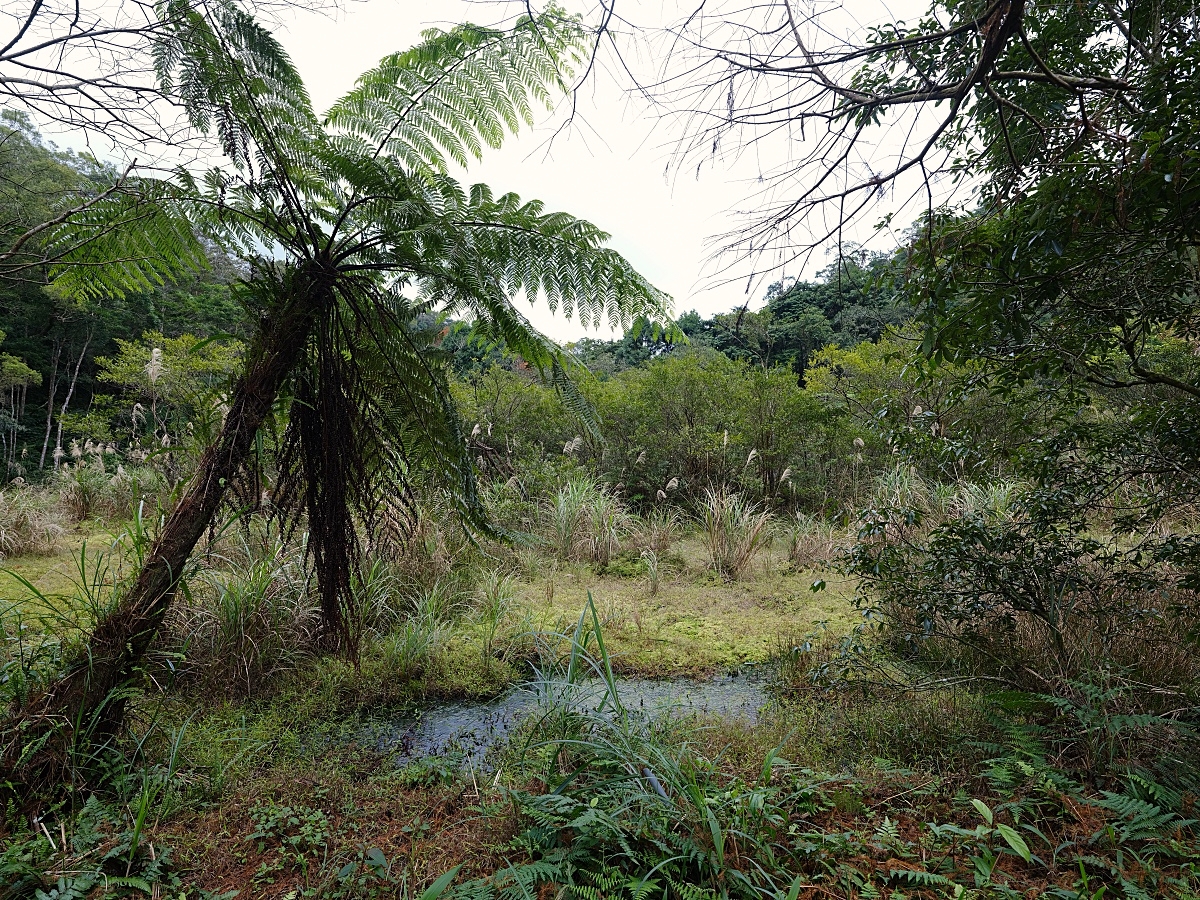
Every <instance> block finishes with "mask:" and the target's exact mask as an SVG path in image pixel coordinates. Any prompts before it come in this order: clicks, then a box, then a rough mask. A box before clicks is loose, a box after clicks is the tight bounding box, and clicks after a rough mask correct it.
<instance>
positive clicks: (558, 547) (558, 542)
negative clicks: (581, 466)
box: [546, 477, 596, 559]
mask: <svg viewBox="0 0 1200 900" xmlns="http://www.w3.org/2000/svg"><path fill="white" fill-rule="evenodd" d="M595 492H596V483H595V482H594V481H592V480H591V479H590V478H583V477H577V478H572V479H570V480H569V481H568V482H567V483H566V484H564V485H563V486H562V487H561V488H559V489H558V491H557V492H556V493H555V495H554V496H553V497H552V498H551V500H550V504H549V506H548V508H547V511H546V512H547V519H548V521H549V528H550V540H551V543H552V544H553V547H554V552H555V553H556V554H557V555H558V557H559V558H560V559H571V558H572V556H573V555H574V554H575V551H576V548H577V544H578V540H579V526H580V523H581V522H582V520H583V515H584V509H585V507H586V505H587V502H588V499H589V498H590V497H591V496H592V494H594V493H595Z"/></svg>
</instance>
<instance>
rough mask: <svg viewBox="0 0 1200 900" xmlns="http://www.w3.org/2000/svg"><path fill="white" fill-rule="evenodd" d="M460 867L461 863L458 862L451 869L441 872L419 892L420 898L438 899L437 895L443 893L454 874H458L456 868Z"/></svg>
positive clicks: (422, 899)
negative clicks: (422, 891)
mask: <svg viewBox="0 0 1200 900" xmlns="http://www.w3.org/2000/svg"><path fill="white" fill-rule="evenodd" d="M461 868H462V863H459V864H458V865H457V866H455V867H454V868H453V869H450V870H449V871H447V872H443V873H442V875H441V876H440V877H439V878H438V880H437V881H435V882H434V883H433V884H431V885H430V886H429V887H427V888H425V891H424V893H422V894H421V897H420V900H438V897H440V896H442V894H443V893H445V891H446V888H448V887H450V882H452V881H453V880H454V876H455V875H457V874H458V870H459V869H461Z"/></svg>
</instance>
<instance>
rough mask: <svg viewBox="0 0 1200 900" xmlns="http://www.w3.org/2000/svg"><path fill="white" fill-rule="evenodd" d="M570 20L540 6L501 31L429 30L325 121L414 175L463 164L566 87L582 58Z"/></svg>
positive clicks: (578, 31)
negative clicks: (537, 13) (533, 13)
mask: <svg viewBox="0 0 1200 900" xmlns="http://www.w3.org/2000/svg"><path fill="white" fill-rule="evenodd" d="M583 36H584V32H583V30H582V28H581V27H580V25H579V23H578V21H576V20H574V19H571V18H568V17H566V16H564V15H563V14H562V13H561V11H558V10H554V9H551V10H548V11H547V12H546V13H544V14H542V15H540V16H537V17H536V18H530V17H528V16H526V17H522V18H521V19H520V20H519V21H518V22H517V24H516V25H515V27H513V28H512V29H509V30H506V31H499V30H495V29H491V28H483V27H480V26H478V25H462V26H459V27H457V28H454V29H452V30H450V31H440V30H436V29H435V30H430V31H426V32H425V33H424V34H423V35H422V37H423V41H422V42H421V43H420V44H418V45H417V46H416V47H413V48H412V49H410V50H406V51H403V52H401V53H394V54H392V55H390V56H387V57H385V58H384V59H383V60H382V61H381V62H380V64H379V65H378V66H377V67H376V68H375V69H372V70H371V71H369V72H367V73H366V74H364V75H362V76H361V77H360V78H359V79H358V82H357V84H356V85H355V87H354V90H352V91H351V92H350V93H349V94H347V95H346V96H345V97H343V98H342V99H341V100H339V101H338V102H337V103H336V104H334V106H333V108H332V109H330V111H329V113H328V115H327V119H326V123H327V125H329V126H332V127H333V128H334V129H336V130H339V131H341V132H343V133H345V134H347V135H350V136H353V138H354V139H356V140H358V141H361V142H362V143H363V145H364V147H369V148H370V150H371V151H372V152H375V153H383V154H386V155H388V156H390V157H392V158H393V159H395V160H397V161H398V162H399V163H400V164H401V165H403V166H404V167H405V168H407V169H409V170H411V171H414V172H424V173H440V172H444V171H445V170H446V168H447V166H448V164H449V162H451V161H453V162H455V163H457V164H458V165H460V166H466V165H467V164H468V163H469V161H470V160H472V159H479V158H480V157H481V156H482V153H483V150H484V148H485V147H491V148H495V147H499V146H500V144H501V142H502V141H503V139H504V136H505V134H506V133H510V132H516V131H517V130H518V128H520V127H521V126H522V125H530V124H532V122H533V108H534V106H535V105H541V106H545V107H547V108H549V106H550V102H551V99H552V97H553V96H554V95H555V94H557V93H558V92H561V91H563V90H565V88H566V83H567V80H568V79H569V78H570V76H571V72H572V68H573V67H574V66H575V65H576V64H577V62H578V60H579V58H580V54H581V52H582V46H583Z"/></svg>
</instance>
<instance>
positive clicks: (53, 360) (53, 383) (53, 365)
mask: <svg viewBox="0 0 1200 900" xmlns="http://www.w3.org/2000/svg"><path fill="white" fill-rule="evenodd" d="M61 355H62V341H55V342H54V353H52V354H51V355H50V383H49V384H48V385H47V386H46V436H45V437H44V438H42V456H41V459H39V460H38V468H39V469H44V468H46V450H47V449H48V448H49V447H50V429H51V427H52V426H53V425H54V395H55V394H57V393H58V358H59V357H60V356H61Z"/></svg>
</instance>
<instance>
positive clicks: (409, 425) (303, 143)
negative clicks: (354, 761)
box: [31, 0, 667, 725]
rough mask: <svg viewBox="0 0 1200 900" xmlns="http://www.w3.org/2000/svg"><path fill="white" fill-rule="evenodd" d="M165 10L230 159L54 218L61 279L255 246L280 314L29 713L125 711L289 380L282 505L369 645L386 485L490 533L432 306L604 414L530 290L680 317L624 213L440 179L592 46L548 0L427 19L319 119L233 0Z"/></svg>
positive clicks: (120, 284) (566, 305)
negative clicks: (76, 651)
mask: <svg viewBox="0 0 1200 900" xmlns="http://www.w3.org/2000/svg"><path fill="white" fill-rule="evenodd" d="M167 11H168V12H169V15H167V16H166V19H167V21H168V23H169V26H168V27H167V29H166V31H165V32H164V36H163V40H162V44H161V47H160V49H159V51H158V56H157V59H156V63H157V67H158V72H159V77H160V80H161V81H162V83H163V85H164V86H165V88H166V89H168V90H169V91H171V92H172V93H173V94H174V95H175V96H176V97H177V98H178V99H179V101H180V102H181V103H182V105H183V106H184V107H185V108H186V110H187V112H188V114H189V116H190V118H191V122H192V124H193V125H194V126H195V127H196V128H197V129H200V130H202V131H206V132H208V133H210V134H213V135H214V136H215V137H216V138H218V139H219V141H220V143H221V146H222V147H223V149H224V152H225V155H226V157H227V158H228V161H229V162H228V164H227V165H225V166H222V167H216V168H212V169H209V170H207V171H203V172H194V171H188V170H180V171H178V172H177V173H176V174H175V175H174V176H173V177H172V178H169V179H165V178H159V179H155V178H151V177H147V176H138V177H135V175H137V173H131V174H127V176H126V177H125V179H124V180H123V181H122V184H121V187H120V190H116V191H114V192H113V193H112V195H111V196H110V197H105V198H102V199H101V200H100V201H98V202H96V203H95V204H93V205H91V206H89V207H88V208H87V210H86V211H84V212H83V213H81V214H79V215H78V216H75V217H71V218H69V219H68V220H67V221H65V222H64V223H63V224H62V225H61V227H59V228H58V229H57V230H56V231H55V234H54V236H53V240H54V241H55V242H57V243H56V246H57V248H58V249H57V250H56V252H55V254H54V255H55V258H56V259H58V260H59V264H58V266H57V269H56V270H55V272H56V278H57V283H58V285H59V287H60V289H62V290H64V291H68V292H76V293H84V294H91V295H104V296H108V295H119V294H121V293H123V292H126V291H130V290H137V289H141V288H144V287H145V285H146V284H148V283H153V282H156V281H162V280H165V279H167V278H170V277H174V276H175V275H177V274H179V273H180V272H182V271H186V270H188V269H192V268H196V267H197V266H199V265H201V264H202V258H203V253H202V243H201V237H202V236H203V237H204V238H207V239H209V240H213V241H216V242H217V243H219V244H220V245H221V246H222V247H223V248H225V249H226V250H227V251H230V252H234V253H239V254H240V255H241V256H242V257H243V258H246V259H248V260H249V262H250V274H249V275H248V276H247V277H246V279H245V282H244V284H242V285H241V288H240V289H241V294H242V297H243V299H244V300H245V302H246V303H248V304H250V305H251V306H252V307H253V308H255V309H257V310H258V311H259V312H260V324H259V328H258V331H257V334H256V336H255V338H254V339H253V341H252V342H251V343H250V345H249V347H248V349H247V353H246V358H245V369H244V372H243V373H242V375H241V377H240V379H239V380H238V382H237V383H236V384H235V386H234V389H233V392H232V395H231V398H230V403H229V411H228V413H227V415H226V417H225V422H224V424H223V427H222V429H221V431H220V433H219V434H218V436H217V437H216V439H215V441H214V442H213V444H212V445H211V446H210V447H209V448H208V449H207V451H205V453H204V454H203V456H202V458H201V460H200V463H199V466H198V470H197V472H196V475H195V477H194V479H193V481H192V483H191V485H190V486H189V487H188V489H187V490H186V491H185V492H184V493H183V495H182V497H181V499H180V501H179V502H178V504H177V505H176V507H175V509H174V511H173V513H172V514H171V516H170V517H169V518H168V519H167V521H166V522H165V524H164V526H163V528H162V531H161V533H160V534H159V537H158V539H157V541H156V542H155V544H154V546H153V548H152V549H151V551H150V553H149V555H148V556H147V558H146V560H145V563H144V565H143V567H142V569H141V571H140V574H139V576H138V578H137V580H136V583H135V584H134V586H133V587H132V588H131V590H130V591H129V592H128V593H127V595H126V596H125V598H124V600H123V602H122V603H121V604H120V606H119V607H118V609H117V610H115V611H114V613H113V614H111V615H110V616H108V617H106V618H105V619H104V620H103V621H101V622H99V623H98V625H97V627H96V628H95V630H94V632H93V634H92V639H91V642H90V646H89V647H88V649H87V654H86V663H81V665H80V666H79V667H77V668H76V669H75V670H73V671H72V672H70V673H68V675H67V676H65V677H64V679H63V681H62V682H61V683H59V684H57V685H54V686H52V687H51V689H50V691H49V692H48V694H47V695H46V697H45V698H44V702H43V704H42V706H41V707H39V708H38V709H36V710H33V711H32V712H31V714H32V715H34V716H37V715H57V714H62V713H66V718H67V720H76V719H77V717H78V716H79V713H80V711H81V710H82V711H84V715H85V716H86V715H87V714H90V713H91V712H92V711H95V710H100V709H103V710H104V716H105V718H106V719H108V720H109V723H110V724H111V725H115V723H116V722H119V720H120V718H121V708H120V706H121V705H120V704H107V705H106V704H105V703H104V698H105V697H106V696H107V695H108V694H109V692H110V691H111V690H112V689H113V688H114V686H116V685H119V684H122V683H125V682H126V681H128V680H129V678H130V677H131V674H132V672H133V671H134V669H135V668H136V666H137V664H138V662H139V660H140V659H142V657H143V656H144V655H145V653H146V650H147V648H148V647H149V645H150V643H151V641H152V640H153V639H154V637H155V635H156V634H157V632H158V630H159V627H160V625H161V623H162V620H163V616H164V615H165V613H166V610H167V609H168V607H169V606H170V603H171V599H172V597H173V595H174V593H175V591H176V588H177V586H178V583H179V578H180V573H182V572H183V571H184V569H185V566H186V563H187V560H188V558H189V556H190V555H191V552H192V549H193V548H194V546H195V544H196V542H197V541H198V539H199V538H200V537H201V536H202V534H203V533H204V531H205V529H206V528H207V527H208V525H209V523H210V522H211V521H212V520H213V517H214V516H215V514H216V512H217V510H218V508H219V506H220V504H221V502H222V499H223V497H224V495H225V492H226V490H227V489H228V487H229V486H230V485H231V484H235V483H238V482H239V479H241V480H243V481H244V479H245V478H246V477H248V475H247V472H246V466H245V464H246V463H247V461H248V460H249V459H250V457H251V453H252V448H253V446H254V442H255V436H256V434H257V433H258V431H259V429H260V427H262V425H263V424H264V422H265V421H266V420H267V419H268V417H269V416H270V415H271V414H272V410H273V407H274V406H275V404H276V401H277V400H278V399H279V398H284V399H285V400H287V401H290V402H289V403H288V405H287V409H288V418H287V431H286V434H285V435H284V439H283V450H282V453H281V457H280V460H279V465H280V478H279V484H278V487H277V489H276V492H275V498H274V500H275V504H276V506H277V507H278V508H279V509H280V510H282V511H283V514H284V518H285V519H286V520H287V521H289V522H290V523H292V524H295V523H297V522H299V521H300V520H301V519H303V521H304V522H305V524H306V527H307V529H308V532H309V541H308V545H307V546H308V550H309V553H310V557H311V560H312V563H313V567H314V569H315V573H316V582H317V589H318V594H319V597H320V601H321V611H322V621H323V623H324V634H325V640H326V643H327V645H328V646H330V647H337V648H340V649H341V650H342V651H343V652H346V653H348V654H349V655H351V656H354V655H355V654H356V650H357V648H356V646H355V640H354V639H355V633H354V630H353V629H351V628H350V627H349V622H350V621H351V616H349V615H348V610H349V608H350V607H351V605H352V604H353V602H354V597H353V591H352V583H353V576H354V573H355V572H356V571H357V569H358V553H359V545H358V542H357V540H356V539H355V537H354V535H355V534H356V532H357V530H358V528H359V527H360V526H364V527H365V528H366V529H367V530H368V531H370V530H372V529H373V528H374V526H375V524H376V522H377V520H378V518H379V515H380V511H381V504H382V503H384V502H385V500H386V501H387V502H389V503H397V502H398V503H400V504H402V505H403V504H405V503H411V502H412V501H411V496H412V493H411V491H410V490H409V487H410V485H412V484H413V481H414V479H415V478H417V477H418V476H419V477H420V478H422V479H423V480H428V481H430V482H433V483H439V484H442V485H444V486H446V487H447V488H448V490H449V492H450V495H451V496H452V497H454V498H455V502H456V506H457V510H458V512H459V513H460V514H461V516H462V517H463V519H464V520H465V521H466V522H467V523H468V524H469V525H470V526H473V527H475V528H477V529H484V528H487V522H486V520H485V517H484V513H483V508H482V505H481V504H480V502H479V499H478V497H477V494H476V487H475V480H474V474H473V470H472V462H471V459H470V457H469V455H468V454H467V452H466V449H465V442H464V440H463V435H462V434H461V432H460V429H459V421H458V416H457V413H456V411H455V409H454V406H453V404H452V402H451V399H450V396H449V392H448V389H447V384H446V380H445V376H444V374H443V367H442V366H441V363H440V357H439V354H440V351H439V350H438V346H437V339H438V331H437V329H436V328H430V327H428V325H427V323H428V322H430V321H431V320H434V319H436V317H437V316H443V315H453V316H456V317H461V318H470V319H472V320H473V321H474V322H475V324H476V327H477V329H478V330H479V331H480V333H481V334H483V335H485V336H487V337H489V338H492V339H494V340H496V341H498V342H502V343H504V344H506V345H507V346H508V347H509V348H510V349H511V350H512V351H514V352H516V353H519V354H520V355H521V356H522V357H523V358H524V359H525V360H526V361H528V362H529V363H530V364H531V365H533V366H535V367H537V368H538V369H540V370H542V371H543V372H544V373H545V374H546V376H547V377H548V378H549V379H550V380H552V381H553V382H554V383H555V384H556V385H558V386H559V387H560V388H561V390H562V392H563V394H564V397H565V398H566V401H567V402H568V404H570V405H572V406H574V407H575V408H576V409H577V410H578V411H580V412H583V411H585V410H586V404H584V401H583V400H582V397H581V396H580V395H579V393H578V391H576V390H575V389H574V388H573V387H572V386H571V384H570V380H569V378H568V367H569V364H568V359H567V357H566V356H565V355H564V354H563V352H562V351H561V350H560V349H559V348H558V347H557V346H556V345H555V344H553V343H552V342H551V341H549V340H548V339H547V338H545V337H544V336H542V335H540V334H539V333H538V332H537V331H535V330H534V329H533V328H532V327H531V326H530V324H529V322H528V320H527V319H526V318H525V316H524V315H523V314H522V313H521V311H520V310H519V308H518V307H517V305H516V303H515V300H516V298H518V297H522V296H523V297H525V298H527V299H529V300H535V299H536V298H539V297H543V298H545V300H546V302H547V303H548V304H549V306H550V307H551V308H552V309H555V310H557V311H560V312H562V313H563V314H564V315H566V316H568V317H577V318H578V319H579V320H580V321H581V322H583V323H584V324H586V325H594V324H597V323H600V322H602V321H607V322H608V323H610V324H614V325H618V326H620V325H624V324H629V323H632V321H633V320H634V319H636V318H645V319H647V320H649V321H651V322H658V323H665V322H666V310H667V298H666V297H665V296H664V295H663V294H662V293H661V292H659V291H658V290H657V289H655V288H654V287H653V286H651V285H650V284H649V283H647V282H646V281H645V280H644V279H643V278H642V277H641V276H640V275H639V274H638V273H637V272H635V271H634V270H633V268H632V267H631V266H630V265H629V263H628V262H627V261H626V260H625V259H624V258H622V257H621V256H620V255H619V254H618V253H616V252H615V251H613V250H612V249H610V248H608V247H607V246H606V241H607V239H608V235H607V234H605V233H604V232H603V231H601V230H600V229H598V228H596V227H595V226H593V225H591V224H589V223H587V222H584V221H582V220H580V219H576V218H574V217H573V216H570V215H568V214H566V213H558V212H548V211H547V210H545V209H544V208H543V206H542V204H540V203H538V202H537V201H522V200H521V199H520V198H518V197H517V196H516V195H514V194H498V193H496V192H493V191H492V190H491V189H490V188H488V187H487V186H484V185H475V186H472V187H463V186H462V185H460V184H459V183H458V182H457V181H455V180H454V179H453V178H451V177H450V176H449V175H448V174H447V173H446V171H445V170H446V166H447V165H448V162H449V161H450V160H453V161H456V162H460V163H461V162H466V161H469V160H470V159H471V158H472V157H477V156H479V155H480V154H481V153H482V152H483V150H484V149H485V148H487V147H494V146H497V145H498V144H499V143H500V142H501V140H502V139H503V137H504V136H505V135H506V134H507V133H509V132H511V131H513V130H515V129H516V128H517V127H518V126H519V125H521V124H522V123H524V122H527V121H529V120H530V118H531V116H532V114H533V110H534V109H535V108H536V107H537V106H538V105H545V104H546V103H548V102H549V101H550V99H551V98H552V97H553V96H554V95H555V94H556V93H557V92H559V91H560V90H561V89H562V87H563V86H564V85H565V84H567V83H568V79H569V78H570V75H571V71H572V67H573V65H574V64H575V62H576V60H577V58H578V55H579V52H580V47H581V41H582V31H581V30H580V27H579V25H578V24H577V23H576V22H575V21H574V20H572V19H570V18H569V17H566V16H564V15H563V14H562V13H561V12H559V11H557V10H550V11H548V12H547V13H546V14H544V15H541V16H537V17H525V18H523V19H521V20H520V21H519V22H517V24H516V25H515V26H514V27H513V28H512V29H508V30H496V29H488V28H480V27H477V26H472V25H464V26H461V27H458V28H454V29H451V30H450V31H444V32H443V31H434V32H427V33H426V34H425V37H424V40H423V42H422V43H421V44H420V45H418V46H417V47H415V48H413V49H411V50H409V51H406V52H403V53H398V54H394V55H392V56H389V57H388V58H387V59H385V60H384V61H383V62H382V64H381V65H380V66H378V67H377V68H375V69H373V70H371V71H370V72H368V73H366V74H365V75H364V76H362V78H360V79H359V81H358V83H357V85H356V86H355V87H354V89H353V90H352V91H351V92H350V93H349V94H348V95H347V96H346V97H344V98H342V100H340V101H338V102H337V103H336V104H334V106H333V108H332V109H331V110H330V112H329V114H328V115H327V116H324V117H322V116H319V115H318V114H317V113H316V112H315V111H314V110H313V108H312V106H311V103H310V101H309V99H308V94H307V91H306V89H305V86H304V84H303V81H302V80H301V79H300V77H299V75H298V74H297V72H296V70H295V67H294V66H293V65H292V63H291V61H290V59H288V57H287V55H286V53H284V51H283V49H282V48H281V47H280V46H279V44H278V43H277V42H276V41H275V40H274V38H273V37H272V36H271V34H270V33H269V32H268V31H267V30H266V29H264V28H263V27H262V26H261V25H259V24H258V23H257V22H255V21H254V20H253V19H252V18H251V17H250V16H248V15H247V14H245V13H244V12H243V11H241V10H240V9H239V8H238V7H236V6H235V5H234V4H233V3H232V2H224V3H216V4H205V5H201V6H196V5H194V4H189V3H186V2H185V0H168V3H167Z"/></svg>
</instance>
